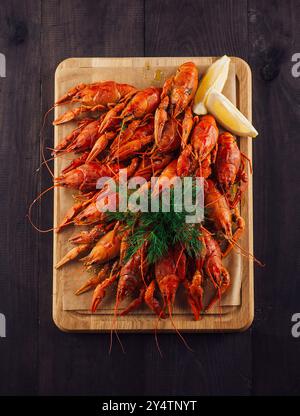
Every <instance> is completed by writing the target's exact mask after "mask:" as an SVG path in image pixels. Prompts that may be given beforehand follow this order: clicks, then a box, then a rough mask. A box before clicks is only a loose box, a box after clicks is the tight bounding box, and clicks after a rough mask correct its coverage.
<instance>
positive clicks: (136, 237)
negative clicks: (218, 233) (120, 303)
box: [107, 190, 201, 264]
mask: <svg viewBox="0 0 300 416" xmlns="http://www.w3.org/2000/svg"><path fill="white" fill-rule="evenodd" d="M174 205H175V201H174V193H173V192H172V190H171V192H170V206H169V210H168V212H164V211H165V209H164V210H163V209H162V206H160V209H159V211H158V212H141V211H139V212H132V211H130V210H127V211H125V212H120V211H117V212H107V218H108V220H109V221H119V222H120V223H121V224H122V225H123V227H124V228H125V229H128V230H130V231H131V232H130V233H129V235H128V237H127V239H128V240H127V242H128V249H127V252H126V254H125V258H124V261H125V262H126V261H128V260H129V259H130V258H131V257H132V256H133V255H134V254H135V253H136V252H137V251H138V250H139V249H140V248H141V247H142V245H143V244H144V242H145V241H147V262H148V263H149V264H153V263H155V262H156V261H157V260H159V259H160V258H161V257H163V256H164V255H166V254H167V252H168V249H169V247H172V246H174V245H175V244H181V245H182V247H184V248H185V250H186V252H187V254H188V255H189V256H191V257H194V256H196V255H197V253H199V252H200V250H201V242H200V240H199V234H200V231H199V224H190V223H187V222H186V215H187V214H188V215H191V213H190V212H189V213H187V212H186V211H185V210H184V209H183V210H182V212H176V211H175V209H174Z"/></svg>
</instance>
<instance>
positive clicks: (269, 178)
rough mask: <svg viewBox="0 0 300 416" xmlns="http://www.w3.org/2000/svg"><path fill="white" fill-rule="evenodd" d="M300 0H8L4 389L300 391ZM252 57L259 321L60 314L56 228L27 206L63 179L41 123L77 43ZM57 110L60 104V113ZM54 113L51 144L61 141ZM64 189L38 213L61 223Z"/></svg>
mask: <svg viewBox="0 0 300 416" xmlns="http://www.w3.org/2000/svg"><path fill="white" fill-rule="evenodd" d="M299 21H300V6H299V1H297V0H286V1H283V0H273V1H269V0H248V1H247V0H211V1H208V0H207V1H205V0H187V1H185V0H180V1H179V0H178V1H175V0H172V1H164V0H162V1H160V0H145V1H144V0H113V1H112V0H101V1H97V0H89V1H88V2H86V1H75V0H64V1H59V0H45V1H41V0H25V1H24V2H19V1H16V0H2V2H1V8H0V52H1V53H3V54H5V56H6V60H7V77H6V78H0V104H1V105H0V127H1V141H0V161H1V175H0V189H1V191H2V193H1V196H2V201H1V205H0V210H1V216H0V218H1V219H0V238H1V257H0V258H1V268H0V312H1V313H4V314H5V316H6V321H7V337H6V338H0V374H1V377H0V393H1V394H97V395H104V394H109V395H113V394H136V395H150V394H161V395H163V394H172V395H176V394H177V395H180V394H190V395H192V394H194V395H218V394H222V395H228V394H237V395H251V394H254V395H260V394H295V395H299V393H300V376H299V374H300V371H299V370H300V363H299V342H300V341H299V338H293V337H292V335H291V326H292V323H291V316H292V314H294V313H296V312H300V310H299V309H300V305H299V291H300V280H299V261H298V259H299V253H298V251H299V250H298V248H299V227H298V224H299V222H298V216H297V211H296V209H297V207H299V202H300V201H299V199H300V198H299V192H298V188H297V185H298V184H299V168H298V166H299V128H300V112H299V104H300V101H299V97H300V94H299V93H300V83H299V78H298V79H297V78H293V77H292V75H291V67H292V63H291V56H292V55H293V54H294V53H297V52H298V53H299V52H300V33H299ZM224 53H227V54H229V55H232V56H239V57H241V58H243V59H245V60H247V61H248V62H249V63H250V66H251V69H252V71H253V99H254V101H253V120H254V124H255V126H256V128H257V130H258V131H259V133H260V135H259V137H258V138H257V139H255V143H254V146H253V150H254V158H253V159H254V178H253V180H254V182H253V184H254V213H255V216H254V235H255V236H256V239H255V242H254V248H255V250H254V251H255V254H256V256H257V257H258V258H259V259H260V260H262V261H263V262H264V263H265V264H266V266H265V267H264V268H258V267H255V287H256V291H255V305H256V306H255V321H254V323H253V325H252V327H251V328H250V329H249V330H248V331H246V332H244V333H240V334H237V333H236V334H222V333H219V334H200V335H199V334H188V335H186V339H187V340H188V342H189V344H190V345H191V346H192V348H193V350H194V352H189V351H187V350H186V348H185V347H184V345H182V343H181V342H180V340H179V339H178V337H177V336H176V335H173V334H165V335H161V336H159V342H160V345H161V348H162V350H163V353H164V357H163V359H161V358H160V356H159V354H158V353H157V350H156V346H155V341H154V337H153V335H150V334H144V335H140V334H139V335H134V334H121V338H122V342H123V344H124V345H125V348H126V355H123V354H122V353H121V350H120V348H119V346H118V344H117V342H114V348H113V351H112V354H111V355H110V356H109V355H108V347H109V335H106V334H96V335H94V334H65V333H62V332H60V331H59V330H58V329H57V328H56V327H55V325H54V323H53V321H52V316H51V308H52V298H51V290H52V236H51V233H50V234H38V233H36V232H35V231H34V230H33V229H32V228H31V226H30V224H29V223H28V221H27V220H26V218H25V215H26V212H27V210H28V205H29V203H30V201H32V200H33V199H34V197H35V196H36V195H37V193H38V192H39V191H40V190H41V189H44V188H46V187H47V186H49V185H51V179H49V175H48V173H47V172H46V171H45V170H44V169H43V170H42V173H41V172H40V173H36V172H35V170H36V169H37V168H38V166H39V164H40V149H39V130H40V126H41V124H42V119H43V115H44V113H45V111H46V110H47V109H48V108H49V107H50V106H51V104H52V103H53V98H54V96H53V74H54V70H55V68H56V66H57V64H58V63H59V62H61V61H62V60H63V59H66V58H68V57H70V56H82V57H84V56H86V57H88V56H110V57H113V56H165V55H169V56H218V55H223V54H224ZM50 120H51V116H50ZM52 137H53V136H52V127H51V125H50V121H49V122H48V123H47V124H46V128H45V129H44V138H45V144H46V145H48V146H51V145H52ZM52 202H53V201H52V198H51V193H49V195H48V196H47V198H46V197H45V199H44V202H43V204H42V206H41V207H36V209H35V210H34V212H33V218H34V220H35V222H36V223H37V224H39V226H40V227H43V228H49V227H51V224H52Z"/></svg>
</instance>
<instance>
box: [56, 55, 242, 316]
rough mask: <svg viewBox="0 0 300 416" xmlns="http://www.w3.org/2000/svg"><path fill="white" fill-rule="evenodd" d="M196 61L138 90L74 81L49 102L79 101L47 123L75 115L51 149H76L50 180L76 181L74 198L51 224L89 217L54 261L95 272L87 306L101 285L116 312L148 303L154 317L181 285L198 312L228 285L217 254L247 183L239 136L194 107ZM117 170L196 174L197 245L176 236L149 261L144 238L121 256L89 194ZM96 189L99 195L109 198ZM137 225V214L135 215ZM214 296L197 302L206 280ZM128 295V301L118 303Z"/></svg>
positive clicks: (231, 234)
mask: <svg viewBox="0 0 300 416" xmlns="http://www.w3.org/2000/svg"><path fill="white" fill-rule="evenodd" d="M198 82H199V74H198V69H197V67H196V66H195V64H194V63H193V62H186V63H184V64H182V65H181V66H180V67H179V68H178V69H177V72H176V73H175V74H174V75H173V76H172V77H170V78H168V79H167V80H166V81H165V83H164V85H163V88H156V87H148V88H145V89H137V88H135V87H134V86H132V85H128V84H119V83H117V82H114V81H105V82H96V83H93V84H79V85H77V86H75V87H74V88H72V89H71V90H69V91H68V92H67V93H66V94H65V95H64V96H63V97H61V98H60V99H59V100H58V101H57V102H56V103H55V105H56V106H60V105H66V104H74V103H77V104H78V106H77V107H73V108H71V109H69V110H68V111H67V112H65V113H64V114H62V115H61V116H60V117H59V118H57V119H56V120H55V121H54V122H53V124H54V125H60V124H62V123H67V122H70V121H73V122H76V123H77V125H76V128H75V129H74V130H73V131H72V132H71V133H70V134H69V135H68V136H67V137H65V138H64V139H63V140H62V141H61V142H60V143H59V144H58V145H57V146H56V147H55V148H54V150H53V155H54V157H60V156H62V155H66V154H67V153H74V154H75V158H74V159H73V160H72V162H71V164H70V165H69V166H68V167H66V168H65V169H63V171H62V172H61V174H60V176H58V177H56V178H55V179H54V186H58V187H65V188H71V189H75V190H78V191H80V192H78V194H76V196H74V198H75V203H74V205H73V206H72V207H71V208H70V209H69V211H68V212H67V213H66V215H65V217H64V218H63V220H62V221H61V223H60V224H59V225H58V226H57V228H56V231H57V232H60V231H61V230H63V229H64V228H65V227H67V226H69V225H71V224H72V225H73V226H82V225H85V226H89V228H88V229H87V230H86V229H85V230H84V231H82V230H81V231H79V232H78V233H76V234H75V235H73V236H72V237H71V238H70V242H71V243H72V244H73V245H74V247H73V248H72V250H71V251H69V252H68V253H67V254H66V255H65V256H64V257H63V258H62V259H61V260H60V261H59V263H58V264H57V265H56V267H57V268H59V267H63V266H65V264H66V263H68V262H69V261H73V260H75V259H78V258H79V259H80V261H81V262H82V263H83V264H84V265H85V266H86V268H87V269H88V270H90V271H91V272H92V273H93V274H92V276H91V277H90V278H89V279H88V281H87V282H86V283H85V284H84V285H83V286H82V287H80V288H79V289H78V290H77V292H76V294H77V295H79V294H81V293H84V292H86V291H89V290H93V296H92V302H91V310H92V311H93V312H95V311H96V310H97V308H100V307H101V303H102V301H103V299H104V297H105V294H106V291H107V290H113V287H115V288H116V304H115V314H116V316H117V315H118V316H119V315H121V316H124V315H126V314H128V313H129V312H131V311H133V310H135V309H136V308H138V307H140V306H141V305H142V304H146V305H147V306H148V307H149V308H150V309H151V310H152V311H153V312H154V313H156V314H157V315H158V316H159V317H160V318H161V319H164V318H167V317H168V316H170V318H171V313H172V310H173V307H174V303H175V297H176V293H177V290H178V288H179V286H181V285H182V287H183V290H184V291H185V293H186V300H187V303H188V305H189V306H190V308H191V312H192V314H193V316H194V318H195V319H196V320H198V319H199V318H200V316H201V315H202V314H203V313H205V312H206V311H207V310H209V309H210V308H211V307H212V306H213V305H214V304H215V303H216V302H217V301H218V300H220V298H221V296H222V295H224V293H225V292H226V291H227V289H228V288H229V286H230V275H229V272H228V270H227V269H226V267H225V266H224V265H223V263H222V261H223V258H224V257H225V256H227V255H228V254H229V252H230V251H231V250H232V248H235V247H236V246H237V247H239V246H238V239H239V238H240V236H241V234H242V232H243V230H244V228H245V223H244V220H243V218H242V217H241V216H240V214H239V203H240V201H241V197H242V194H243V192H244V190H245V189H246V186H247V173H246V168H245V166H246V160H245V159H246V157H245V156H244V155H243V154H242V153H241V151H240V149H239V147H238V143H237V139H236V138H235V137H234V136H233V135H232V134H231V133H229V132H224V131H220V128H219V126H218V125H217V123H216V120H215V119H214V117H213V116H211V115H209V114H208V115H204V116H201V117H199V116H194V114H193V111H192V106H193V99H194V96H195V93H196V90H197V87H198ZM120 169H126V170H127V177H128V178H131V177H134V176H140V177H143V178H145V179H146V180H147V181H150V179H151V177H152V176H158V177H159V178H161V179H163V178H168V179H171V178H173V177H175V176H178V177H187V176H189V177H203V178H204V205H205V220H204V221H203V223H201V224H196V225H195V227H198V230H199V241H201V250H200V251H199V253H198V254H197V255H196V256H195V257H194V258H191V257H190V256H189V255H188V253H187V252H186V250H185V247H184V246H183V247H182V245H180V244H176V245H174V246H170V247H169V248H168V252H167V254H166V255H165V256H163V257H161V258H160V259H158V260H157V261H156V262H155V264H149V263H148V262H147V241H145V243H144V244H143V245H142V246H141V247H140V248H139V249H138V250H137V251H136V252H135V254H134V255H132V256H131V257H130V258H129V259H128V258H126V255H125V254H126V250H127V248H128V247H127V246H128V234H129V233H131V232H134V231H133V230H128V229H126V228H124V227H123V224H122V222H120V221H111V220H108V217H107V214H106V213H105V212H102V211H99V210H98V208H97V201H99V198H100V199H101V193H102V192H103V190H99V189H96V183H97V180H98V179H99V178H101V177H111V178H116V177H117V176H118V172H119V171H120ZM105 195H106V196H103V198H107V194H105ZM136 227H138V223H137V224H136ZM205 279H208V280H209V281H210V282H211V284H212V285H213V288H214V295H213V297H212V298H211V299H210V300H209V302H208V303H207V305H204V304H203V292H204V282H205ZM125 299H129V300H130V301H129V302H128V305H127V306H126V307H125V308H123V309H121V308H120V305H121V304H122V302H123V301H125Z"/></svg>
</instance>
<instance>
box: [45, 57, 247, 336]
mask: <svg viewBox="0 0 300 416" xmlns="http://www.w3.org/2000/svg"><path fill="white" fill-rule="evenodd" d="M191 59H193V61H194V62H195V63H196V64H197V65H198V67H199V69H201V68H202V69H201V72H202V73H203V72H204V70H205V69H206V68H207V66H208V65H209V63H211V62H212V60H211V58H196V57H195V58H190V57H186V58H145V59H144V58H132V59H131V58H110V59H103V58H99V59H97V58H83V59H81V58H78V59H75V58H72V59H69V60H66V61H64V62H62V63H61V64H60V65H59V67H58V68H57V70H56V78H55V91H56V93H55V99H58V98H59V97H60V96H61V95H62V94H64V92H65V91H66V90H68V89H69V88H70V87H71V86H72V85H73V84H78V83H80V82H87V83H89V82H94V81H96V80H101V79H103V80H104V79H107V77H110V78H113V79H115V80H117V81H120V82H128V83H134V84H135V85H136V86H138V87H145V86H146V85H149V84H150V83H151V80H152V81H153V79H154V75H155V73H156V71H157V70H160V71H162V73H163V74H164V78H168V77H169V76H170V75H171V74H172V73H174V72H175V71H176V69H177V67H178V66H179V65H180V64H181V63H183V62H186V61H188V60H191ZM232 62H233V65H235V67H236V73H237V79H238V81H239V82H238V91H239V96H238V101H239V102H240V106H241V107H242V110H243V112H244V113H245V114H246V116H247V117H249V118H250V119H251V74H250V69H249V67H248V66H247V65H246V64H245V62H244V61H242V60H241V59H238V58H232ZM120 68H121V69H120ZM162 82H163V80H162V81H161V83H162ZM233 82H235V80H233ZM63 111H65V109H62V108H58V107H57V108H56V109H55V117H58V115H59V114H61V113H62V112H63ZM70 129H72V126H70V125H64V126H57V127H55V145H57V144H58V143H60V141H61V140H62V139H63V137H65V136H66V135H67V134H68V133H69V132H70ZM241 148H242V151H243V152H244V153H245V155H246V156H247V157H249V158H250V159H251V140H250V139H241ZM65 163H66V162H64V161H62V160H61V159H58V160H56V162H55V176H58V175H59V172H60V171H61V169H62V168H63V167H64V165H65ZM54 202H55V205H54V227H56V226H57V225H58V224H59V223H60V221H61V219H62V218H63V216H64V215H65V212H66V210H67V209H69V208H70V206H71V205H72V203H73V200H72V198H71V195H70V193H69V192H68V191H66V190H63V189H55V191H54ZM242 216H243V217H244V218H245V221H246V232H245V233H244V236H243V238H242V239H241V244H242V247H243V249H244V250H245V251H246V252H252V182H251V179H250V182H249V187H248V190H247V193H246V195H245V197H244V199H243V204H242ZM72 232H73V231H72V230H69V232H66V231H64V232H62V233H59V234H57V233H54V264H56V263H57V262H58V260H59V259H60V258H62V257H63V255H64V254H65V252H66V250H67V249H68V248H67V247H68V243H67V242H68V239H69V237H70V235H71V234H70V233H72ZM241 261H242V270H243V284H242V304H241V306H240V307H233V308H231V309H230V308H229V307H227V309H228V311H226V314H224V315H223V316H222V318H220V316H219V313H218V308H216V312H215V315H207V316H205V317H204V318H203V319H201V320H199V321H197V322H195V321H194V320H193V319H192V317H191V314H190V311H189V309H187V306H186V307H185V308H183V307H181V308H180V309H174V314H173V318H174V322H175V324H176V327H177V328H178V329H179V330H182V331H203V330H204V331H207V330H212V331H216V330H241V329H246V328H247V327H248V326H249V325H250V323H251V322H252V318H253V265H252V261H250V260H249V259H247V258H245V257H242V260H241ZM71 266H72V265H68V266H66V267H65V268H62V269H59V270H57V269H54V275H53V278H54V291H53V295H54V298H53V301H54V303H53V314H54V320H55V322H56V324H57V325H58V326H59V327H60V328H61V329H64V330H69V331H108V330H111V328H112V325H113V322H114V314H113V310H114V307H113V304H114V299H113V298H112V299H111V302H112V303H111V307H110V308H109V305H108V309H107V310H104V311H102V313H101V314H94V315H91V314H90V312H89V310H88V311H87V313H82V312H81V311H78V310H66V308H65V307H64V306H63V296H64V295H66V294H65V293H64V287H66V286H64V285H65V283H64V281H65V280H66V279H73V280H74V278H73V277H74V275H78V274H79V273H82V268H81V266H80V264H78V263H76V262H75V263H74V264H73V266H72V267H71ZM238 273H240V272H238ZM232 277H234V276H232ZM239 277H240V276H239V275H238V276H235V278H236V279H237V278H239ZM74 283H75V287H74V285H73V290H72V292H73V293H74V289H75V288H76V282H74ZM70 296H71V297H72V293H71V294H70ZM81 309H82V308H81ZM118 330H119V331H152V330H153V315H152V314H149V311H147V310H145V312H140V313H134V314H131V315H129V316H126V317H122V318H119V319H118ZM158 330H159V331H173V330H174V328H173V324H172V322H170V321H169V320H164V321H162V322H161V324H160V326H159V327H158Z"/></svg>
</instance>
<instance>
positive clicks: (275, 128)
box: [248, 0, 300, 395]
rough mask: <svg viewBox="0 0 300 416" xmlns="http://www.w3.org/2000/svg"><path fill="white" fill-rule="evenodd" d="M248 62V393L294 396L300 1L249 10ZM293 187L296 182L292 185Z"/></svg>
mask: <svg viewBox="0 0 300 416" xmlns="http://www.w3.org/2000/svg"><path fill="white" fill-rule="evenodd" d="M248 3H249V14H248V15H249V56H250V63H251V67H252V68H253V81H254V88H253V91H254V94H253V99H254V102H253V109H254V119H255V122H256V125H257V129H258V131H259V132H260V135H259V136H258V138H257V140H255V144H254V146H253V148H254V212H255V216H254V230H255V235H256V238H255V254H256V256H257V257H258V258H259V259H261V260H262V261H263V262H264V263H265V264H266V267H264V268H263V269H261V268H256V272H255V273H256V291H255V292H256V320H255V322H254V326H253V339H252V343H253V372H254V375H253V392H254V394H257V395H273V394H276V395H287V394H293V395H294V394H297V395H299V369H300V367H299V339H294V338H293V337H292V335H291V327H292V325H293V323H292V322H291V317H292V315H293V314H294V313H296V312H299V291H300V280H299V272H297V259H299V230H298V229H297V227H296V226H295V221H297V218H298V217H299V213H298V211H297V209H298V208H297V207H299V203H300V197H299V192H298V188H299V185H298V184H299V130H300V112H299V91H300V90H299V87H300V81H299V78H294V77H293V76H292V72H291V69H292V65H293V63H292V61H291V58H292V56H293V54H294V53H299V52H300V32H299V21H300V4H299V2H298V1H290V0H287V1H285V2H282V1H273V2H272V4H270V2H268V1H267V0H262V1H256V0H250V1H249V2H248ZM297 181H298V182H297Z"/></svg>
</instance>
